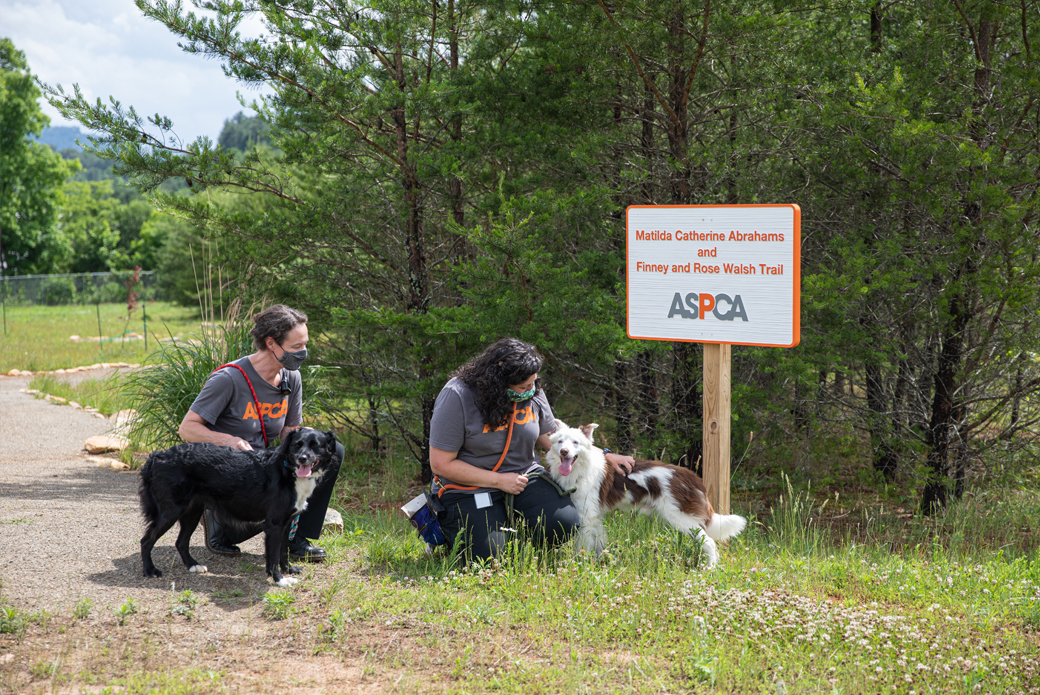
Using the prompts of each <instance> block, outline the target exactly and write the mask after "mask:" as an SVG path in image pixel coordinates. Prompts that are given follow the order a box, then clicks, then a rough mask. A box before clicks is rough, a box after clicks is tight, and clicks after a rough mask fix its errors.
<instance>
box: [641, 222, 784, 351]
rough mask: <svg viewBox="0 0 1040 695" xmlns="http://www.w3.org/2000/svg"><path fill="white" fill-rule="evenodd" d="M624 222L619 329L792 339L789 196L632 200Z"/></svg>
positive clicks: (662, 336)
mask: <svg viewBox="0 0 1040 695" xmlns="http://www.w3.org/2000/svg"><path fill="white" fill-rule="evenodd" d="M627 227H628V244H627V261H626V262H627V279H628V335H629V337H631V338H637V339H644V340H680V341H690V342H696V343H732V344H734V345H765V346H770V347H794V346H795V345H797V344H798V340H799V336H800V324H799V302H800V299H801V210H800V209H799V207H798V206H797V205H646V206H643V205H633V206H631V207H629V208H628V221H627Z"/></svg>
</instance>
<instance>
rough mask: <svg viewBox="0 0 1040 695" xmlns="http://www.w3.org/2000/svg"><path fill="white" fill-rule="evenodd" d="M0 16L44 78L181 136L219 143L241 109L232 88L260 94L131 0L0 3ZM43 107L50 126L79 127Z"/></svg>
mask: <svg viewBox="0 0 1040 695" xmlns="http://www.w3.org/2000/svg"><path fill="white" fill-rule="evenodd" d="M0 17H3V28H2V29H0V34H3V35H5V36H7V37H9V38H10V39H11V40H12V41H13V42H14V44H15V46H16V47H17V48H18V49H20V50H22V51H24V52H25V54H26V58H27V60H28V62H29V68H30V70H32V72H33V73H34V74H35V75H37V76H38V77H39V78H40V79H41V80H42V81H44V82H46V83H47V84H50V85H54V86H57V85H61V86H62V87H64V88H65V90H66V91H71V89H72V86H73V84H79V86H80V88H81V89H82V90H83V93H84V94H85V95H86V96H87V97H88V98H90V99H91V100H93V99H96V98H101V99H102V100H103V101H106V102H107V101H108V98H109V97H110V96H112V97H115V98H116V99H117V100H119V101H120V102H121V103H122V104H123V106H124V107H129V106H133V107H134V108H136V109H137V112H138V113H139V114H141V115H142V116H150V115H154V114H156V113H158V114H160V115H163V116H168V117H169V118H170V119H172V120H173V123H174V131H175V132H176V134H177V135H178V136H180V137H181V138H183V139H184V140H189V141H190V140H192V139H194V138H195V137H197V136H200V135H207V136H209V137H210V138H212V139H213V140H216V138H217V136H218V135H219V134H220V129H221V127H222V126H223V123H224V119H226V118H229V117H230V116H232V115H234V114H235V113H236V112H237V111H239V110H241V109H242V107H241V105H240V104H239V102H238V99H237V97H236V92H237V91H241V92H242V95H243V96H244V97H245V98H246V99H247V100H252V99H253V98H255V97H256V96H258V94H259V92H256V91H253V90H252V89H251V88H248V87H246V86H245V85H241V84H239V83H237V82H236V81H235V80H232V79H229V78H227V77H225V76H224V73H223V71H222V69H221V66H220V63H219V61H215V60H207V59H205V58H203V57H202V56H198V55H189V54H186V53H184V52H183V51H182V50H181V49H180V48H178V47H177V37H176V36H174V35H173V34H172V33H171V32H170V31H169V30H168V29H166V27H164V26H162V25H161V24H159V23H157V22H153V21H151V20H148V19H146V18H144V17H143V16H142V15H141V13H140V11H139V10H138V9H137V7H135V6H134V3H133V0H89V1H87V2H85V1H84V0H0ZM242 31H243V33H244V34H248V35H256V34H258V33H260V32H261V31H262V26H261V25H260V24H259V22H258V21H255V20H254V21H251V22H250V23H249V24H248V25H246V26H244V27H242ZM42 106H43V109H44V112H45V113H46V114H47V115H48V116H50V117H51V123H52V125H77V124H75V123H70V122H68V121H66V120H64V119H63V118H62V117H61V116H60V115H59V114H58V112H57V111H56V110H55V109H54V108H53V107H52V106H50V104H47V103H43V104H42Z"/></svg>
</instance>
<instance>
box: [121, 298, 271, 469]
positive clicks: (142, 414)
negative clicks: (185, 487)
mask: <svg viewBox="0 0 1040 695" xmlns="http://www.w3.org/2000/svg"><path fill="white" fill-rule="evenodd" d="M252 345H253V343H252V338H251V337H250V335H249V325H248V323H246V322H244V321H242V320H241V312H240V307H239V305H238V304H237V303H236V304H234V305H233V306H232V308H231V309H230V310H229V312H228V315H227V318H226V320H225V321H224V322H223V323H222V324H216V325H215V327H214V329H213V330H212V331H203V332H201V333H200V334H198V335H197V336H194V337H193V340H192V341H179V340H178V341H175V342H172V343H167V344H164V345H163V346H162V347H161V348H160V350H159V351H158V352H157V353H155V354H153V355H152V357H151V358H149V360H148V362H147V364H146V365H145V368H143V369H139V370H136V371H134V372H132V373H130V374H128V375H127V376H126V377H125V380H124V382H123V384H124V385H123V389H124V392H125V393H126V394H127V397H128V400H129V402H130V404H131V406H132V407H133V408H135V409H136V410H137V418H135V420H134V423H133V426H132V428H131V431H130V440H131V441H132V442H133V445H134V447H135V448H137V449H138V450H150V449H162V448H166V447H170V446H174V445H175V444H179V443H180V442H181V441H182V440H181V438H180V435H178V434H177V428H178V427H179V426H180V424H181V420H183V419H184V415H185V414H186V413H187V412H188V409H189V407H190V406H191V404H192V402H194V400H195V397H196V396H198V394H199V391H201V390H202V386H203V384H205V383H206V379H207V378H209V375H210V374H212V373H213V370H214V369H216V368H217V367H219V366H220V365H222V364H226V363H228V362H231V361H233V360H236V359H238V358H240V357H242V356H243V355H246V354H249V353H250V352H252Z"/></svg>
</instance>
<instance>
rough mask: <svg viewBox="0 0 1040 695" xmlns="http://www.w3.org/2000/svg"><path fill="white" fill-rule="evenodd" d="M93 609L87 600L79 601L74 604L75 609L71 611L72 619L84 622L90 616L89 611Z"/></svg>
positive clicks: (91, 603) (92, 605)
mask: <svg viewBox="0 0 1040 695" xmlns="http://www.w3.org/2000/svg"><path fill="white" fill-rule="evenodd" d="M93 607H94V602H93V601H92V600H90V599H89V598H83V599H80V600H79V601H78V602H77V603H76V607H75V608H73V609H72V617H73V618H74V619H75V620H86V619H87V618H88V617H89V616H90V611H91V609H92V608H93Z"/></svg>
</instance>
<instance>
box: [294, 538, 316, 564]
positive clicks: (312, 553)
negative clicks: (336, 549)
mask: <svg viewBox="0 0 1040 695" xmlns="http://www.w3.org/2000/svg"><path fill="white" fill-rule="evenodd" d="M289 557H291V558H292V559H293V560H303V561H304V562H322V561H324V560H325V551H324V550H322V549H321V548H319V547H318V546H316V545H312V544H311V542H310V541H309V540H307V539H306V538H301V537H299V536H297V537H296V538H293V539H292V540H291V541H289Z"/></svg>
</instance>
